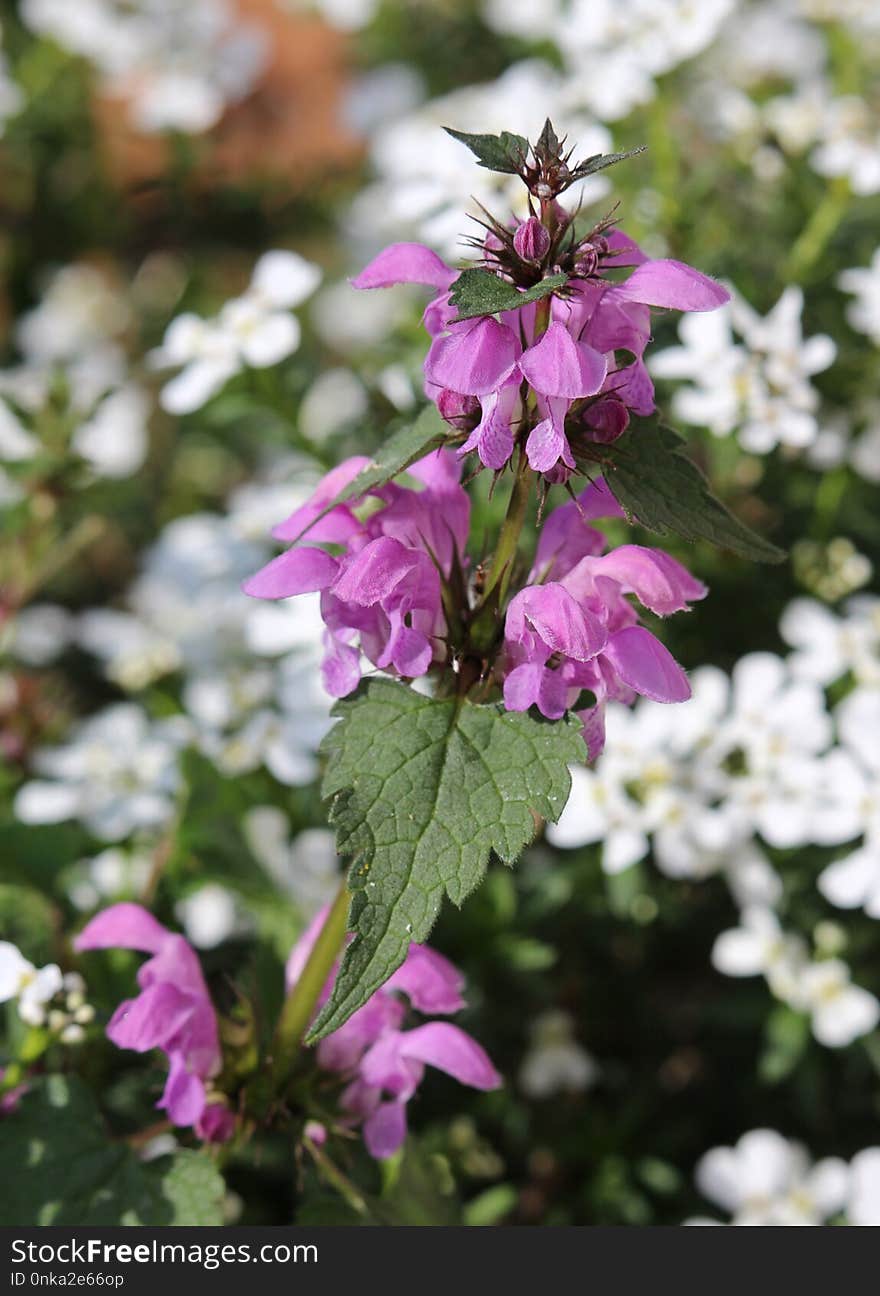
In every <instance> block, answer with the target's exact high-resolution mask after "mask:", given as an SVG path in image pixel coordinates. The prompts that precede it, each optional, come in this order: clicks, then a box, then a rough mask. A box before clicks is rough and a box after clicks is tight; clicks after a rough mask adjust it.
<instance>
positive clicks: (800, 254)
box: [784, 176, 851, 283]
mask: <svg viewBox="0 0 880 1296" xmlns="http://www.w3.org/2000/svg"><path fill="white" fill-rule="evenodd" d="M850 196H851V195H850V188H849V181H848V180H847V178H846V176H837V178H836V179H834V180H832V182H831V184H830V185H829V186H828V188H827V189H826V191H825V196H824V198H823V199H822V201H821V202H820V203H819V205H818V206H817V207H816V208H815V209H814V211H813V214H812V216H811V217H810V219H809V220H808V221H807V223H806V225H805V226H804V228H803V229H802V230H801V232H800V234H799V235H798V237H797V238H796V239H795V242H794V245H793V247H792V249H791V252H790V253H789V256H788V259H787V261H786V263H785V267H784V276H785V280H786V282H788V283H800V282H801V281H802V280H803V279H804V277H805V276H806V275H807V274H808V273H809V272H810V270H812V269H813V266H814V265H815V264H816V262H817V261H818V260H819V258H820V257H821V255H822V253H823V252H824V251H825V249H826V247H827V246H828V243H829V242H830V240H831V237H832V235H833V234H834V231H835V230H836V229H837V227H838V225H839V224H840V222H841V221H842V220H843V217H844V216H845V215H846V210H847V207H848V206H849V202H850Z"/></svg>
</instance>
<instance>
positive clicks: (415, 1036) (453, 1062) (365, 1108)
mask: <svg viewBox="0 0 880 1296" xmlns="http://www.w3.org/2000/svg"><path fill="white" fill-rule="evenodd" d="M326 917H327V909H326V908H324V909H322V910H321V912H320V913H319V914H317V915H316V917H315V918H314V919H313V920H312V922H311V923H310V925H309V926H308V928H307V929H306V931H305V932H304V933H303V935H302V936H301V937H300V939H299V941H298V942H297V944H296V945H295V946H294V948H293V950H292V952H291V955H290V958H289V960H288V963H287V986H288V989H290V987H291V986H293V985H295V984H296V981H297V980H298V978H299V977H300V975H301V974H302V970H303V968H304V967H305V965H306V961H307V959H308V957H309V954H310V953H311V950H312V947H313V946H314V943H315V941H316V940H317V938H318V934H319V932H320V930H321V928H322V927H323V925H324V922H325V919H326ZM335 975H336V969H335V968H334V970H333V972H332V973H331V975H330V977H329V979H328V981H327V984H326V985H325V987H324V990H323V992H322V994H321V998H320V1000H319V1005H320V1004H322V1003H324V1002H326V1000H327V998H328V997H329V995H330V991H331V989H332V987H333V981H334V978H335ZM463 984H464V979H463V977H462V975H461V973H460V972H459V971H458V970H457V969H456V968H455V967H453V965H452V964H451V963H450V962H449V961H448V960H447V959H445V958H443V956H442V955H440V954H438V953H437V952H436V951H435V950H432V949H430V948H429V947H428V946H427V945H410V947H409V953H408V954H407V956H406V959H405V961H404V962H403V963H402V964H401V966H400V967H399V968H398V969H397V971H396V972H395V973H393V975H392V976H391V977H390V978H389V979H388V980H387V981H386V982H385V984H384V985H383V986H382V987H381V989H380V990H377V991H376V993H375V994H374V995H372V997H371V998H370V999H368V1000H367V1002H366V1003H365V1004H364V1006H363V1007H362V1008H359V1009H358V1011H357V1012H356V1013H353V1014H352V1016H351V1017H349V1019H348V1021H347V1022H345V1024H344V1025H343V1026H341V1027H340V1028H339V1030H337V1031H334V1032H333V1034H332V1035H328V1036H327V1037H326V1038H325V1039H323V1040H321V1042H320V1043H319V1044H318V1047H317V1059H318V1065H319V1066H320V1067H322V1068H323V1069H324V1070H325V1071H330V1072H334V1073H336V1074H338V1075H340V1076H343V1077H344V1078H345V1079H346V1080H347V1084H346V1087H345V1089H344V1090H343V1093H342V1097H341V1099H340V1103H341V1106H342V1109H343V1111H345V1112H346V1114H347V1118H348V1119H349V1120H350V1121H351V1123H353V1124H358V1125H361V1126H362V1128H363V1135H364V1142H365V1143H366V1146H367V1150H368V1152H369V1153H370V1155H371V1156H374V1157H377V1158H382V1157H389V1156H391V1155H392V1154H393V1153H394V1152H396V1151H397V1149H398V1148H399V1147H400V1145H401V1144H402V1143H403V1141H404V1139H405V1138H406V1104H407V1103H408V1102H409V1100H410V1098H412V1096H413V1094H414V1093H415V1092H416V1090H417V1088H418V1086H419V1085H420V1084H421V1081H422V1078H423V1076H424V1073H425V1067H426V1066H433V1067H436V1068H437V1069H438V1070H440V1071H445V1072H446V1074H447V1075H451V1076H452V1077H453V1078H454V1079H456V1080H458V1081H459V1082H460V1083H461V1084H466V1085H469V1086H470V1087H471V1088H473V1089H483V1090H488V1089H496V1088H498V1086H499V1085H500V1084H501V1077H500V1076H499V1075H498V1073H497V1071H496V1070H495V1068H494V1067H493V1065H492V1063H491V1062H490V1060H489V1058H488V1056H487V1055H486V1053H485V1051H484V1050H483V1049H482V1048H481V1047H480V1045H479V1044H478V1043H477V1042H476V1040H474V1039H472V1038H471V1037H470V1035H467V1034H465V1032H464V1031H463V1030H460V1029H459V1028H458V1027H457V1026H453V1025H452V1024H451V1022H426V1023H424V1024H423V1025H421V1026H416V1027H414V1028H412V1029H410V1030H404V1029H402V1027H403V1023H404V1019H405V1017H406V1016H407V1004H406V1001H405V1000H408V1001H409V1005H410V1007H412V1008H414V1009H415V1010H416V1011H417V1012H420V1013H425V1014H431V1015H432V1016H433V1015H436V1014H442V1015H446V1014H449V1013H454V1012H458V1010H459V1009H460V1008H462V1007H464V1000H463V999H462V997H461V991H462V987H463ZM403 996H405V999H404V997H403Z"/></svg>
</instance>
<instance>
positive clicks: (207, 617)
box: [12, 460, 330, 841]
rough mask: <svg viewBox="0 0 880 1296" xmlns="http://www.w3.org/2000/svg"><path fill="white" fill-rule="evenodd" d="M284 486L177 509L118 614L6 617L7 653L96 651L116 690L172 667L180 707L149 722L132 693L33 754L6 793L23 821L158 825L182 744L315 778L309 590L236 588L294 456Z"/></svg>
mask: <svg viewBox="0 0 880 1296" xmlns="http://www.w3.org/2000/svg"><path fill="white" fill-rule="evenodd" d="M275 472H276V474H277V475H278V476H279V478H289V477H290V476H292V475H293V474H296V478H297V481H298V483H299V484H298V485H297V486H296V487H293V488H292V487H291V486H289V485H284V484H282V482H281V481H280V480H279V481H274V480H272V481H269V482H268V483H266V484H260V483H251V484H250V485H248V486H246V487H243V488H241V489H240V490H238V491H236V492H235V493H234V494H233V496H232V497H231V499H230V501H229V509H228V512H227V513H226V514H225V515H220V514H213V513H195V514H190V515H188V516H185V517H181V518H177V519H175V520H174V521H173V522H171V523H169V525H168V526H167V527H166V528H165V530H164V531H163V532H162V533H161V534H160V536H159V538H158V539H157V541H156V542H155V544H154V545H153V546H152V547H151V548H150V549H148V550H147V551H146V553H145V555H144V559H143V568H142V571H141V574H140V575H139V576H138V577H137V578H136V580H135V582H134V584H133V585H132V586H131V588H130V590H129V592H128V596H127V604H128V607H127V608H126V609H125V610H121V609H114V608H95V609H92V610H87V611H85V612H82V613H79V614H78V615H76V616H73V615H71V614H69V613H66V612H64V610H63V609H60V608H57V607H54V606H53V605H41V604H38V605H35V606H34V607H31V608H29V609H26V610H25V611H24V612H23V613H21V614H20V615H19V617H18V618H17V620H16V622H15V624H14V627H13V629H14V637H13V640H12V651H13V652H15V653H16V654H17V655H18V656H19V658H23V659H25V660H28V661H30V662H32V663H39V664H44V663H46V662H47V661H48V660H51V657H52V655H53V654H54V653H57V652H58V651H59V650H61V649H63V648H64V647H65V645H66V644H68V643H74V644H76V645H77V646H79V647H80V648H82V649H84V650H85V651H87V652H89V653H91V654H93V655H94V656H96V657H97V658H98V659H99V660H100V661H101V662H102V663H103V666H104V669H105V672H106V674H107V676H108V678H109V679H110V680H111V681H112V682H113V683H114V684H116V685H117V686H118V687H120V688H122V689H124V690H125V691H126V692H129V693H140V692H141V691H142V690H144V689H145V688H147V687H148V686H149V685H150V684H152V683H154V682H155V681H156V680H158V679H160V678H162V677H164V676H167V675H169V674H171V673H172V672H179V673H180V675H181V676H182V681H183V682H182V701H183V707H184V714H181V715H179V716H176V717H173V718H171V719H168V720H164V721H161V722H158V723H152V722H151V721H150V720H149V719H148V717H147V714H146V712H145V711H144V710H143V708H142V707H140V706H139V705H138V704H136V703H135V702H128V703H121V704H117V705H114V706H111V707H109V708H107V709H106V710H104V711H102V712H100V713H99V714H98V715H97V716H94V717H92V718H91V719H89V720H87V721H86V722H84V723H83V724H82V725H81V726H80V727H79V729H78V730H76V731H75V733H74V734H73V736H72V737H71V739H70V741H69V742H68V743H66V744H65V745H64V746H63V747H58V748H52V749H48V750H44V751H41V752H39V753H37V756H36V760H35V765H36V769H37V771H38V773H40V774H41V775H44V776H46V777H45V778H42V779H39V780H35V781H32V782H30V783H26V784H25V785H24V786H23V787H22V789H21V790H20V791H19V793H18V797H17V799H16V802H15V807H16V813H17V814H18V816H19V817H20V818H21V819H23V820H25V821H26V822H29V823H48V822H58V821H60V820H63V819H67V818H70V817H74V816H75V817H77V818H79V819H81V820H82V821H83V822H84V823H85V824H86V825H87V826H88V827H89V828H90V830H91V831H92V832H94V833H95V835H96V836H98V837H99V838H101V839H102V840H105V841H120V840H122V839H123V838H124V837H127V836H129V835H130V834H131V833H132V832H135V831H146V832H149V831H154V830H159V829H161V828H162V827H163V826H164V825H165V824H167V823H168V822H169V820H170V818H171V816H172V814H173V811H174V800H175V794H176V792H177V789H178V786H179V771H178V757H179V754H180V751H181V750H182V749H183V747H185V746H187V745H190V744H195V745H196V746H197V747H198V749H199V750H200V751H201V752H203V754H204V755H206V756H208V757H209V758H210V759H211V760H213V761H214V762H215V764H216V765H217V767H218V769H220V771H221V772H222V773H224V774H226V775H229V776H235V775H238V774H243V773H246V772H248V771H250V770H254V769H257V768H258V767H259V766H261V765H265V766H266V768H267V769H268V770H269V771H270V772H271V773H272V774H273V775H274V777H275V778H277V779H278V780H279V781H280V782H282V783H286V784H289V785H299V784H306V783H308V782H310V781H311V779H313V778H314V777H315V774H316V772H317V764H316V761H315V751H316V748H317V746H318V743H319V742H320V740H321V738H322V737H323V735H324V733H325V732H326V730H327V727H328V725H329V723H330V721H329V710H330V699H329V698H328V697H327V695H326V694H325V693H324V690H323V689H322V687H321V682H320V672H319V660H320V650H321V636H322V634H323V623H322V621H321V618H320V615H319V611H318V605H317V598H318V596H317V595H315V596H314V598H307V597H306V598H297V599H295V600H285V601H282V602H280V603H272V604H269V603H264V602H257V601H255V600H250V599H246V598H244V597H243V596H242V593H241V583H242V581H243V580H244V579H245V578H246V577H247V576H249V575H251V574H252V573H253V572H254V571H256V570H258V569H259V567H260V566H261V565H262V564H263V563H265V562H266V561H267V560H268V558H269V557H270V556H271V554H272V546H271V540H270V538H269V534H268V524H269V523H270V522H271V521H272V520H278V521H280V520H281V519H282V518H284V517H286V516H287V515H288V514H289V513H290V512H291V509H292V508H293V507H294V506H295V505H296V504H297V503H298V502H302V501H303V500H304V499H305V497H306V496H307V495H308V493H309V490H310V488H311V485H312V484H313V478H314V474H313V472H312V471H311V469H310V467H309V466H308V465H305V464H304V463H303V461H301V460H288V461H285V462H284V463H281V464H279V465H277V466H276V469H275Z"/></svg>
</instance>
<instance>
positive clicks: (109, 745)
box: [14, 703, 188, 841]
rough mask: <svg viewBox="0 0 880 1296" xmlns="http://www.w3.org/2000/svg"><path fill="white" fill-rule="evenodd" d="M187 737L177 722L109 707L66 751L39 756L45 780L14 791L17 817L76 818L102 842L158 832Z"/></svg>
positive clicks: (124, 706)
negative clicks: (157, 720) (131, 835)
mask: <svg viewBox="0 0 880 1296" xmlns="http://www.w3.org/2000/svg"><path fill="white" fill-rule="evenodd" d="M187 737H188V731H187V726H186V724H185V722H183V721H182V718H181V717H176V718H174V719H172V720H167V721H159V722H156V723H152V722H151V721H150V720H149V719H148V717H147V715H146V713H145V712H144V711H143V710H141V708H140V707H138V706H135V705H134V704H133V703H119V704H117V705H114V706H110V707H107V708H106V709H105V710H104V711H101V712H99V713H98V714H97V715H95V716H92V717H91V718H90V719H88V720H86V721H83V722H82V723H81V724H80V725H79V726H78V727H77V728H76V729H75V730H74V732H73V734H72V736H71V738H70V740H69V741H68V742H67V743H66V744H65V745H64V746H60V747H49V748H42V749H41V750H39V751H38V752H37V754H36V757H35V760H34V764H35V767H36V769H37V771H38V772H39V773H40V774H43V775H45V776H46V777H45V778H43V779H35V780H33V781H31V782H29V783H25V784H24V786H23V787H21V788H20V789H19V791H18V793H17V794H16V797H15V802H14V810H15V814H16V816H17V817H18V818H19V819H21V820H22V822H23V823H30V824H42V823H59V822H61V821H63V820H65V819H73V818H77V819H80V820H81V821H82V822H83V824H85V826H86V827H87V828H88V829H89V831H90V832H92V833H93V834H94V835H95V836H96V837H98V838H100V839H102V840H104V841H118V840H120V839H121V838H123V837H127V836H128V835H129V834H130V833H132V832H134V831H136V830H138V829H143V830H149V831H158V830H160V829H161V828H163V827H164V826H165V824H166V823H168V821H169V820H170V818H171V816H172V814H173V811H174V800H175V795H176V792H177V789H178V786H179V782H180V773H179V769H178V763H177V760H178V753H179V751H180V748H181V746H182V745H183V744H184V743H185V742H186V740H187Z"/></svg>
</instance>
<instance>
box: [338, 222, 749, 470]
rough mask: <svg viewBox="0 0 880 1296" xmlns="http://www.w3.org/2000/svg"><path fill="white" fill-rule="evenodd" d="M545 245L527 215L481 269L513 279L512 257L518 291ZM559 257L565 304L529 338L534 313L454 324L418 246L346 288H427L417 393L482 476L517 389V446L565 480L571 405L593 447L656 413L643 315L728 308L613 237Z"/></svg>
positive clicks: (441, 283)
mask: <svg viewBox="0 0 880 1296" xmlns="http://www.w3.org/2000/svg"><path fill="white" fill-rule="evenodd" d="M557 219H558V220H559V221H560V222H561V223H562V224H563V225H567V224H568V222H569V219H570V218H569V217H568V215H567V213H565V212H564V211H563V209H562V208H561V207H559V206H558V204H557ZM499 228H500V227H499ZM550 247H551V238H550V234H549V233H548V231H547V230H546V229H545V228H544V226H543V225H541V223H540V221H538V220H536V219H535V217H530V218H529V219H528V220H527V221H525V222H524V223H523V224H521V225H520V226H518V227H517V228H516V230H515V231H514V232H513V234H512V236H511V238H510V248H509V249H504V247H503V244H502V243H501V241H500V240H499V238H498V237H497V236H496V235H494V234H490V235H489V237H488V238H487V239H486V242H485V245H484V248H483V253H484V259H485V261H486V263H487V265H489V266H490V267H491V266H492V264H493V258H495V261H496V264H497V267H498V271H499V273H502V272H506V271H509V269H510V266H509V265H508V264H507V263H506V262H505V261H504V258H505V257H509V256H511V255H513V256H514V257H518V258H519V259H520V262H521V265H522V267H524V268H525V269H526V279H525V282H533V279H534V276H535V274H536V269H535V267H538V266H539V264H540V263H541V262H543V259H544V258H545V257H546V256H547V254H548V253H549V252H550ZM558 254H559V253H558V252H557V253H554V254H553V255H554V256H555V255H558ZM567 256H568V260H567V261H566V262H565V264H566V266H570V271H571V277H570V278H569V280H568V282H567V283H566V285H565V291H564V293H563V295H562V296H560V295H558V294H557V295H554V296H553V297H552V298H551V307H550V309H551V320H550V324H549V327H547V328H546V330H545V331H544V332H543V334H542V335H541V336H537V337H536V319H537V313H536V309H535V305H534V304H527V305H525V306H523V307H521V308H519V309H514V310H509V311H504V312H502V313H501V315H500V318H495V317H494V316H491V315H489V316H482V317H479V318H476V319H467V320H463V321H456V319H455V315H456V312H455V308H454V307H453V306H452V305H451V304H450V291H449V290H450V287H451V285H452V283H453V281H454V279H455V278H456V273H455V271H454V270H452V269H451V268H450V267H449V266H446V265H444V263H443V262H442V261H441V260H440V259H439V257H437V256H436V255H435V254H434V253H433V252H431V251H430V249H428V248H425V247H421V246H420V245H419V244H416V243H398V244H395V245H393V246H392V247H390V248H386V249H385V251H384V252H381V253H380V254H379V256H378V257H376V258H375V260H373V261H371V262H370V264H369V265H368V266H366V268H365V269H364V270H363V271H362V272H361V273H360V274H359V275H358V276H357V278H356V279H354V280H352V283H353V284H354V286H355V287H356V288H386V287H389V286H390V285H392V284H395V283H419V284H423V285H425V286H426V287H431V288H433V289H434V290H435V294H436V295H435V296H434V298H433V300H432V301H431V302H430V303H429V305H428V308H427V310H426V311H425V317H424V322H425V326H426V328H427V330H428V332H429V334H430V335H431V337H432V339H433V341H432V343H431V347H430V350H429V351H428V355H427V358H426V360H425V390H426V394H427V395H428V396H429V397H430V398H431V399H432V400H433V401H434V402H435V403H436V405H437V408H438V409H439V410H440V412H441V414H442V415H443V417H444V418H447V419H448V420H449V421H450V422H451V423H452V424H453V426H455V427H456V428H459V429H460V428H461V427H462V423H463V420H464V430H466V431H468V430H469V431H470V435H469V436H468V438H467V440H466V441H465V443H464V445H463V446H462V447H461V449H460V450H459V454H461V455H464V454H467V453H469V452H470V451H471V450H475V451H476V453H477V455H478V457H479V459H480V462H481V463H482V464H483V465H484V466H485V467H487V468H491V469H493V470H498V469H500V468H503V467H504V465H505V464H506V463H507V461H508V459H509V458H510V456H511V454H512V452H513V447H514V441H515V435H514V428H515V426H516V425H517V422H518V420H519V418H521V417H522V411H521V410H520V409H519V408H518V407H519V395H520V385H521V384H522V383H523V382H525V383H527V384H528V386H529V387H530V388H531V390H532V392H534V393H535V394H536V396H537V398H538V399H537V409H538V416H539V417H538V422H537V424H536V425H535V426H534V427H533V428H532V430H531V431H530V433H529V436H528V439H527V441H526V453H527V455H528V459H529V464H530V465H531V467H532V468H533V469H534V470H535V471H536V472H541V473H545V474H548V475H549V476H550V478H551V480H554V481H555V480H565V479H566V478H567V476H568V474H569V473H570V472H571V471H572V470H573V469H574V467H575V461H574V457H573V455H572V450H571V446H570V444H569V439H568V435H567V433H566V419H567V418H568V417H569V416H570V414H571V409H572V404H573V403H574V402H575V401H578V402H585V403H584V404H583V405H582V407H581V408H579V410H578V411H577V413H576V415H575V416H574V417H575V421H576V425H579V426H580V428H581V430H582V433H583V435H584V437H585V439H587V440H593V441H599V442H609V441H613V440H614V439H615V438H616V437H618V436H620V435H621V433H622V432H623V431H625V429H626V427H627V424H628V422H629V415H630V412H633V413H635V414H640V415H647V414H651V413H652V412H653V410H654V387H653V384H652V382H651V379H650V377H649V375H648V372H647V369H646V368H645V365H644V362H643V355H644V351H645V347H646V346H647V344H648V342H649V341H650V338H651V308H660V309H669V310H687V311H707V310H715V309H716V307H718V306H721V305H723V304H724V302H726V301H727V300H728V293H727V291H726V289H724V288H722V287H721V285H720V284H717V283H716V282H715V281H714V280H713V279H709V278H708V277H707V276H706V275H704V274H701V273H700V271H699V270H694V269H692V267H690V266H687V265H683V264H682V263H681V262H680V261H672V260H667V259H661V260H656V261H652V260H650V259H649V258H648V257H647V256H645V254H644V252H642V250H641V249H640V248H639V247H638V246H637V245H636V244H635V243H634V242H633V241H632V240H631V239H630V238H628V237H627V235H625V234H624V233H623V232H622V231H620V230H614V229H612V230H610V231H608V233H607V235H592V236H590V238H589V239H588V240H587V241H586V242H583V243H581V244H580V245H577V246H575V247H574V248H572V249H571V250H570V251H569V252H568V253H567ZM623 266H633V267H635V268H634V269H633V272H632V274H631V275H630V276H629V278H628V279H626V280H624V281H623V282H622V283H613V282H611V281H610V280H608V279H606V278H604V277H603V276H604V275H605V273H606V271H607V270H609V269H617V268H620V267H623ZM556 269H558V266H557V267H556ZM537 273H539V271H538V272H537ZM529 276H531V278H529ZM624 353H625V357H626V358H624ZM630 357H634V358H632V359H630ZM593 398H595V399H593ZM477 406H479V415H478V416H477V414H476V409H477ZM468 419H470V421H469V422H468Z"/></svg>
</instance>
